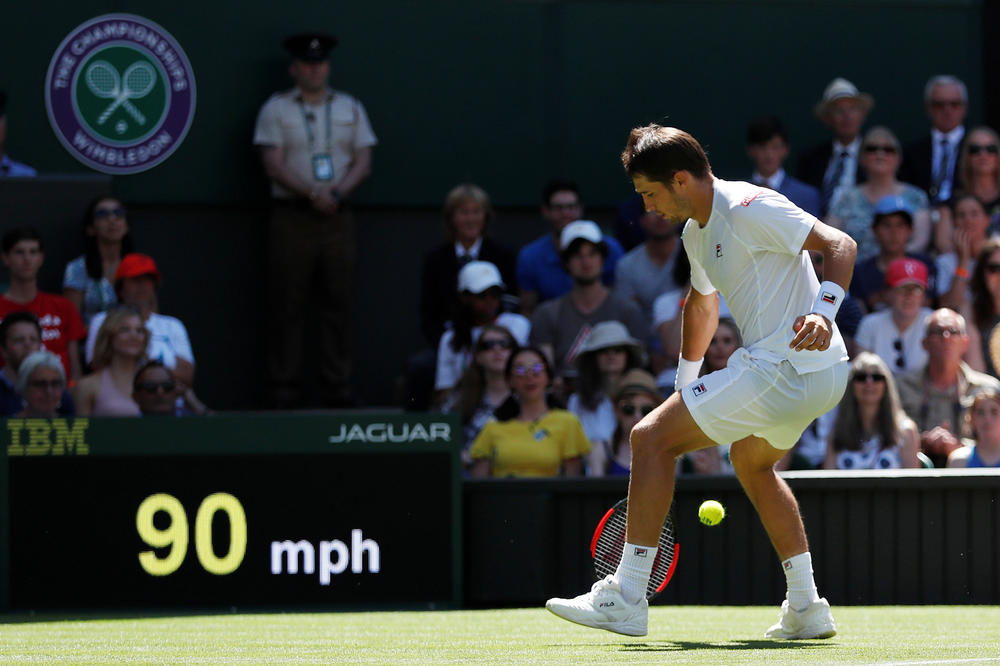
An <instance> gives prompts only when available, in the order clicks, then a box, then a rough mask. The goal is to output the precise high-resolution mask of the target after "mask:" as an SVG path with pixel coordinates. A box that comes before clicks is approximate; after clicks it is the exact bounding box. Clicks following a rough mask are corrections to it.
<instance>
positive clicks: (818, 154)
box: [798, 78, 874, 216]
mask: <svg viewBox="0 0 1000 666" xmlns="http://www.w3.org/2000/svg"><path fill="white" fill-rule="evenodd" d="M872 106H874V100H872V96H871V95H869V94H867V93H862V92H858V89H857V87H856V86H855V85H854V84H853V83H851V82H850V81H848V80H847V79H841V78H836V79H834V80H833V81H831V82H830V85H828V86H827V87H826V90H824V91H823V97H822V98H821V99H820V101H819V102H818V103H817V104H816V108H815V111H816V116H817V117H818V118H819V119H820V120H821V121H823V123H824V124H826V125H827V126H829V128H830V130H831V131H832V132H833V139H832V141H825V142H823V143H821V144H819V145H818V146H814V147H812V148H810V149H808V150H807V151H805V152H804V153H802V154H801V155H800V156H799V171H798V177H799V180H802V181H804V182H806V183H807V184H809V185H812V186H813V187H815V188H818V189H819V191H820V213H821V214H822V215H824V216H825V215H826V212H827V210H828V209H829V207H830V204H831V203H832V202H833V200H834V198H835V195H836V194H837V193H838V192H839V191H840V190H842V189H848V188H851V187H854V186H855V185H857V184H858V183H863V182H864V181H865V172H864V169H862V167H861V162H860V160H859V151H860V149H861V127H862V126H863V125H864V124H865V118H867V117H868V112H869V111H871V108H872Z"/></svg>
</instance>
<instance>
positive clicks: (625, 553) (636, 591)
mask: <svg viewBox="0 0 1000 666" xmlns="http://www.w3.org/2000/svg"><path fill="white" fill-rule="evenodd" d="M657 550H658V548H657V547H656V546H640V545H637V544H634V543H626V544H625V547H624V548H623V549H622V560H621V562H619V563H618V569H617V571H615V580H617V581H618V584H619V585H620V586H621V588H622V596H623V597H625V601H626V602H628V603H630V604H637V603H639V601H641V600H642V599H645V598H646V585H647V584H648V583H649V574H650V572H651V571H652V570H653V560H655V559H656V551H657Z"/></svg>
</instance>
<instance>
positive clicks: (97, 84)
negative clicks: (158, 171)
mask: <svg viewBox="0 0 1000 666" xmlns="http://www.w3.org/2000/svg"><path fill="white" fill-rule="evenodd" d="M45 107H46V109H47V110H48V114H49V122H50V123H51V124H52V129H53V130H54V131H55V133H56V136H57V137H58V139H59V141H60V142H61V143H62V145H63V146H64V147H65V148H66V150H68V151H69V152H70V154H71V155H73V157H75V158H76V159H78V160H80V161H81V162H83V163H84V164H86V165H87V166H89V167H91V168H93V169H96V170H98V171H103V172H104V173H112V174H128V173H138V172H140V171H145V170H147V169H151V168H153V167H154V166H156V165H157V164H159V163H160V162H162V161H163V160H165V159H167V158H168V157H169V156H170V155H171V154H172V153H173V152H174V151H175V150H177V147H178V146H180V144H181V142H182V141H183V140H184V136H185V135H186V134H187V131H188V128H190V127H191V121H192V120H193V119H194V107H195V84H194V71H193V70H192V69H191V63H189V62H188V59H187V56H186V55H184V51H183V50H182V49H181V47H180V45H179V44H178V43H177V42H176V41H175V40H174V38H173V37H171V36H170V34H169V33H168V32H167V31H166V30H164V29H163V28H161V27H160V26H158V25H157V24H155V23H153V22H152V21H150V20H148V19H144V18H142V17H140V16H134V15H131V14H106V15H104V16H98V17H97V18H94V19H91V20H90V21H88V22H86V23H84V24H82V25H80V26H77V27H76V28H75V29H74V30H73V31H72V32H71V33H70V34H69V35H68V36H67V37H66V39H64V40H63V42H62V44H60V45H59V48H58V49H56V52H55V54H54V55H53V56H52V62H51V63H49V71H48V74H47V76H46V77H45Z"/></svg>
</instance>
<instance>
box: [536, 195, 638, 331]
mask: <svg viewBox="0 0 1000 666" xmlns="http://www.w3.org/2000/svg"><path fill="white" fill-rule="evenodd" d="M582 216H583V204H582V203H581V201H580V189H579V188H578V187H577V185H576V183H574V182H573V181H571V180H561V179H553V180H550V181H549V182H548V183H546V185H545V189H543V190H542V217H544V218H545V219H546V220H547V221H548V223H549V225H550V226H551V228H552V229H551V231H550V232H549V233H547V234H545V235H544V236H540V237H539V238H537V239H535V240H534V241H532V242H530V243H528V244H527V245H525V246H524V247H522V248H521V251H520V252H519V253H518V255H517V285H518V287H519V288H520V290H521V312H523V313H524V314H525V316H528V317H530V316H531V315H532V314H533V313H534V311H535V307H536V306H537V305H538V304H539V303H541V302H543V301H549V300H552V299H555V298H558V297H560V296H563V295H564V294H566V293H567V292H568V291H569V290H570V289H572V288H573V279H572V278H571V277H570V276H569V274H568V273H567V272H566V268H565V266H563V263H562V260H561V257H560V254H561V251H562V249H561V246H560V244H559V243H560V240H559V239H560V236H561V234H562V231H563V229H564V228H565V227H566V225H568V224H569V223H570V222H573V221H575V220H579V219H580V218H581V217H582ZM605 244H606V245H607V253H606V254H605V257H604V265H603V268H602V272H601V278H602V279H603V281H604V283H605V284H606V285H611V284H613V283H614V279H615V265H616V264H617V263H618V260H619V259H620V258H621V257H622V255H623V254H625V252H624V251H623V250H622V247H621V245H619V243H618V241H616V240H615V239H614V238H607V239H605Z"/></svg>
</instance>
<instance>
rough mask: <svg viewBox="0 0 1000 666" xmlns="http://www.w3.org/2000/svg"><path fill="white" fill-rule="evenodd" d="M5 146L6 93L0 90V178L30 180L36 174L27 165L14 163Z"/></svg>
mask: <svg viewBox="0 0 1000 666" xmlns="http://www.w3.org/2000/svg"><path fill="white" fill-rule="evenodd" d="M6 145H7V93H6V92H4V91H3V90H0V178H6V177H8V176H14V177H21V178H30V177H32V176H37V175H38V172H37V171H35V170H34V169H32V168H31V167H30V166H28V165H27V164H22V163H20V162H15V161H14V160H12V159H11V158H10V155H8V154H7V151H6Z"/></svg>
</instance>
